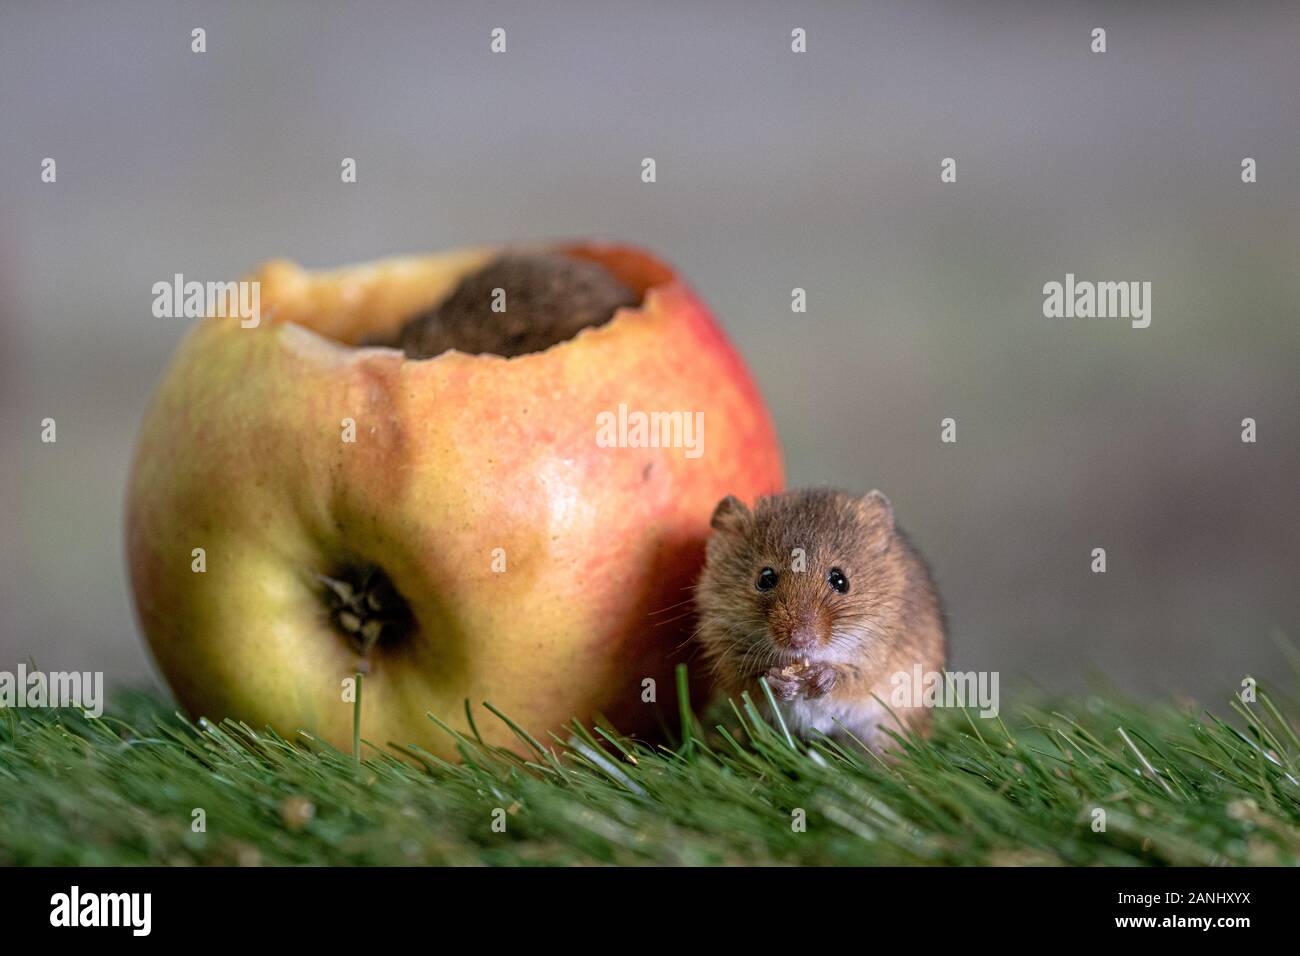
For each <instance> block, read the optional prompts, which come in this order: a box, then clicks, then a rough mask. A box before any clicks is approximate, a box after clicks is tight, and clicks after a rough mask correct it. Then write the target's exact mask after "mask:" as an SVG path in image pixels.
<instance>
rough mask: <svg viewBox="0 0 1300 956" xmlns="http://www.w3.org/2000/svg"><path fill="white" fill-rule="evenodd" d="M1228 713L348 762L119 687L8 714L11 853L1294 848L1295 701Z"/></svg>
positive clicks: (689, 860)
mask: <svg viewBox="0 0 1300 956" xmlns="http://www.w3.org/2000/svg"><path fill="white" fill-rule="evenodd" d="M1224 713H1225V714H1227V716H1228V717H1229V718H1230V719H1228V720H1223V719H1220V718H1219V717H1216V716H1213V715H1211V714H1209V713H1207V712H1204V711H1199V710H1197V709H1195V708H1192V707H1187V708H1182V707H1178V706H1174V705H1172V704H1167V703H1156V704H1148V703H1137V702H1134V701H1132V700H1124V699H1121V698H1119V697H1117V696H1114V695H1110V694H1106V695H1093V696H1086V697H1080V698H1074V699H1070V700H1063V701H1058V702H1056V703H1055V704H1052V705H1043V704H1037V705H1031V704H1028V703H1022V704H1020V705H1017V706H1015V707H1013V708H1011V709H1010V712H1009V713H1007V714H1005V716H1006V717H1007V719H1006V721H1005V722H1003V721H1001V720H980V719H978V718H976V717H974V716H973V714H972V715H970V716H968V715H967V714H966V713H965V712H963V711H940V713H939V718H940V719H939V720H938V723H937V727H936V731H935V734H934V736H933V738H932V739H930V740H927V741H917V740H911V741H901V740H900V741H899V745H900V747H902V748H903V751H904V752H903V754H902V755H901V757H899V758H898V759H896V760H895V761H892V762H882V761H880V760H879V759H877V758H875V757H873V756H871V755H869V754H867V753H865V752H862V751H858V750H856V749H855V748H842V747H839V746H836V745H835V744H833V743H831V742H829V741H827V740H824V739H823V740H820V741H814V742H812V743H810V744H806V745H804V744H795V745H794V746H792V745H791V742H790V741H788V740H787V738H786V737H785V736H784V735H783V734H782V733H781V731H780V729H779V728H778V729H774V728H772V727H769V726H768V725H767V724H765V723H763V722H762V721H761V720H759V719H758V717H757V713H756V712H755V711H753V710H752V708H749V709H747V708H746V706H745V705H743V704H742V705H741V706H740V707H737V708H722V709H719V711H718V712H717V713H715V714H714V715H713V716H712V717H710V718H709V720H708V721H706V722H704V723H705V724H707V725H708V727H709V730H708V732H707V733H704V732H702V731H701V727H702V726H703V725H702V724H701V723H700V722H698V721H696V720H695V718H694V717H693V716H690V715H689V712H687V716H688V719H689V722H690V725H691V726H692V728H693V730H692V733H691V735H690V737H689V739H688V740H686V741H685V742H684V743H681V744H679V745H678V746H677V747H675V748H673V749H669V748H665V747H658V748H652V747H649V746H646V745H644V744H640V743H633V742H631V741H628V740H625V739H622V738H620V737H618V736H617V735H615V734H613V733H612V732H608V735H607V736H605V734H606V732H604V731H599V730H598V731H589V730H586V729H580V728H577V727H576V726H575V728H574V730H573V733H572V734H571V735H568V736H566V737H565V738H564V739H563V740H562V739H559V738H555V739H552V740H550V741H549V742H548V744H547V746H545V747H541V746H540V745H539V746H538V747H536V748H534V749H533V750H532V757H531V759H523V758H520V757H517V756H515V755H513V754H511V753H507V752H504V751H501V750H495V749H490V748H487V747H484V746H482V745H481V744H479V743H478V742H477V741H475V740H473V739H470V738H464V737H461V738H458V743H459V747H460V750H461V754H462V760H461V762H460V763H458V764H451V763H446V762H443V761H440V760H437V759H436V758H433V757H431V756H429V755H427V754H425V755H419V754H417V756H419V757H420V762H418V763H411V762H403V761H401V760H398V759H396V757H395V756H394V755H393V752H392V751H390V750H388V748H382V747H381V748H376V747H373V746H371V745H369V744H367V745H366V746H365V747H364V748H363V756H364V760H363V762H362V763H361V764H360V766H357V765H356V764H355V763H354V757H353V754H351V753H342V752H340V751H337V750H334V749H332V748H329V747H327V746H324V745H323V744H321V743H319V742H317V741H314V740H313V739H311V738H310V737H308V736H306V735H300V736H299V737H297V738H296V739H294V740H292V741H290V740H286V739H283V738H282V737H280V736H277V735H276V734H274V733H269V732H265V731H255V730H253V729H251V728H249V727H246V726H243V725H240V724H234V723H226V724H223V725H222V726H219V727H218V726H211V725H207V724H204V725H202V726H199V725H194V724H191V723H189V722H187V721H184V720H182V719H181V718H179V717H177V716H175V715H173V714H172V713H171V712H170V708H169V705H168V704H166V703H165V702H163V701H160V700H158V699H156V698H154V697H150V696H148V695H142V694H126V695H119V696H118V697H117V698H116V699H115V702H114V707H113V710H112V711H111V712H110V713H109V714H106V715H105V716H104V717H103V718H101V719H99V720H97V721H91V720H86V719H85V718H83V717H81V716H80V715H79V714H76V713H75V712H69V711H60V712H57V713H56V712H50V711H45V712H38V711H23V712H19V711H0V864H54V865H60V864H87V865H96V864H98V865H105V864H107V865H113V864H137V863H161V864H253V863H261V864H605V863H613V864H704V865H713V864H772V863H784V864H1107V865H1110V864H1114V865H1133V864H1157V865H1158V864H1183V865H1200V864H1205V865H1220V864H1241V865H1252V864H1295V863H1297V862H1300V783H1297V781H1300V738H1297V735H1296V730H1295V727H1296V713H1295V710H1294V707H1293V706H1292V705H1290V704H1288V703H1284V702H1282V701H1281V699H1280V698H1273V699H1270V698H1269V697H1268V695H1266V694H1264V693H1261V694H1260V699H1259V702H1258V703H1256V704H1250V705H1245V704H1241V703H1240V702H1238V701H1235V700H1233V701H1232V702H1231V705H1230V709H1226V708H1225V711H1224ZM715 720H716V722H717V723H720V724H721V725H722V726H723V728H724V729H722V730H719V729H715V728H714V727H713V724H714V722H715ZM364 730H365V728H364V727H363V728H362V735H363V738H364ZM602 745H603V746H602ZM196 808H201V809H202V810H203V811H204V813H205V815H206V832H194V830H193V828H192V826H191V823H192V820H193V811H194V810H195V809H196ZM308 808H310V810H308ZM796 808H798V809H802V810H803V811H804V813H805V815H806V829H804V830H803V831H802V832H799V830H798V829H797V828H796V827H795V826H793V821H794V816H793V811H795V810H796ZM1094 808H1102V809H1104V810H1105V812H1106V828H1105V831H1104V832H1094V830H1093V827H1092V823H1093V819H1094V817H1093V812H1092V811H1093V810H1094ZM497 810H500V811H503V812H499V813H497V814H496V816H497V817H498V818H503V819H504V821H505V832H496V831H495V830H494V828H493V819H494V811H497Z"/></svg>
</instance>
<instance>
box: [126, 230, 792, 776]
mask: <svg viewBox="0 0 1300 956" xmlns="http://www.w3.org/2000/svg"><path fill="white" fill-rule="evenodd" d="M559 248H561V249H562V250H563V251H566V252H569V253H570V254H573V255H580V256H585V257H588V258H591V259H593V260H596V261H598V262H601V263H603V264H604V265H605V266H606V267H608V268H610V269H611V270H612V271H613V272H614V273H615V275H617V276H618V277H619V278H620V279H622V280H623V281H624V282H626V283H628V284H629V285H630V286H632V287H633V288H634V289H636V290H638V291H641V292H642V293H643V301H642V304H641V306H640V307H638V308H635V309H624V310H621V311H620V312H619V313H618V314H616V315H615V317H614V318H613V319H612V320H611V321H610V322H609V323H607V324H606V325H604V326H601V327H598V328H590V329H585V330H583V331H582V332H581V333H580V334H579V335H578V336H576V337H575V338H573V339H571V340H569V341H566V342H562V343H560V344H559V345H556V346H554V347H552V348H550V349H548V350H546V351H544V352H539V353H532V354H527V355H522V356H518V357H515V358H511V359H505V358H501V357H499V356H493V355H466V354H462V353H460V352H447V353H444V354H442V355H440V356H437V357H435V358H432V359H423V360H409V359H406V358H405V357H404V356H403V354H402V353H401V352H399V351H397V350H395V349H388V348H375V347H356V343H358V342H360V341H362V340H363V339H364V338H367V337H372V336H375V335H381V336H384V335H391V334H394V333H395V332H396V331H397V329H398V328H399V327H400V326H401V325H402V323H403V322H404V321H405V320H406V319H407V318H409V317H410V316H412V315H414V314H415V313H417V312H419V311H420V310H422V309H424V308H427V307H429V306H431V305H433V304H435V303H436V302H437V301H439V300H440V299H441V298H443V297H444V296H445V295H447V294H449V293H450V291H451V290H452V289H453V288H454V287H455V285H456V283H457V282H458V281H459V279H460V278H461V277H462V276H463V275H465V274H466V273H467V272H469V271H472V270H473V269H475V268H478V267H479V266H480V265H481V264H483V263H485V262H486V261H488V260H489V259H490V258H491V257H492V256H493V255H495V254H496V252H497V251H499V250H490V249H478V250H471V251H467V252H457V253H452V254H443V255H434V256H420V257H409V258H399V259H391V260H386V261H381V262H378V263H374V264H368V265H361V266H354V267H349V268H345V269H341V270H338V271H333V272H315V273H313V272H307V271H304V270H302V269H300V268H299V267H298V266H296V265H295V264H293V263H289V262H284V261H274V262H270V263H268V264H266V265H265V266H263V267H262V268H261V269H260V270H259V272H258V273H257V274H255V275H254V276H253V278H255V279H257V280H259V281H260V282H261V315H262V319H261V324H260V325H259V326H257V327H256V328H241V327H240V323H239V320H238V319H236V318H213V317H210V318H207V319H205V320H203V321H202V322H201V323H199V324H198V325H197V326H196V327H195V328H194V329H193V331H192V332H191V333H190V334H189V335H188V336H187V338H186V339H185V341H184V342H183V343H182V345H181V347H180V349H179V351H178V353H177V355H176V356H175V358H174V360H173V362H172V365H171V368H170V370H169V372H168V373H167V375H166V377H165V379H164V381H163V383H162V385H161V386H160V388H159V391H158V393H157V395H156V396H155V398H154V400H153V403H152V406H151V408H150V410H149V412H148V414H147V416H146V419H145V422H144V424H143V427H142V431H141V435H140V439H139V444H138V448H137V451H136V457H135V462H134V467H133V471H132V475H131V480H130V486H129V490H128V501H127V552H128V560H129V564H130V573H131V580H132V585H133V590H134V596H135V602H136V608H137V611H138V615H139V619H140V623H141V626H142V629H143V631H144V633H145V635H146V636H147V639H148V642H149V645H150V647H151V649H152V652H153V654H154V657H155V659H156V661H157V664H158V666H159V668H160V669H161V671H162V673H163V675H164V676H165V677H166V679H167V681H168V683H169V684H170V686H171V688H172V690H173V691H174V692H175V694H176V697H177V698H178V699H179V701H180V703H181V704H182V706H183V707H184V708H185V710H186V711H188V712H189V713H190V714H191V715H192V716H195V717H198V716H205V717H208V718H210V719H216V720H219V719H222V718H226V717H231V718H236V719H240V720H244V721H246V722H248V723H249V724H251V725H252V726H254V727H262V726H271V727H274V728H276V729H277V730H278V731H280V732H281V733H285V734H293V733H295V732H297V731H299V730H305V731H307V732H309V733H311V734H313V735H315V736H316V737H318V738H321V739H323V740H325V741H328V742H330V743H332V744H333V745H335V746H337V747H340V748H349V747H350V744H351V735H352V705H351V704H350V703H345V702H344V701H343V695H342V682H343V680H344V679H345V678H347V677H349V676H351V675H352V674H353V673H354V672H355V671H356V670H357V669H358V668H359V667H361V666H362V658H361V657H360V655H359V653H358V652H357V650H356V649H355V648H354V647H353V646H352V645H350V644H349V643H348V642H347V641H346V640H345V639H344V638H343V637H342V636H341V635H340V634H339V633H338V632H337V631H336V630H335V628H334V627H333V625H332V624H331V622H330V621H329V618H328V613H327V609H326V606H325V603H324V601H323V597H322V588H321V585H320V583H319V579H318V578H317V575H318V574H329V573H332V572H333V569H334V568H337V567H338V566H339V565H340V564H342V563H347V562H354V561H369V562H373V563H374V564H377V565H379V566H380V567H382V568H383V569H384V570H385V571H386V572H387V573H388V575H389V576H390V577H391V579H392V581H393V583H394V584H395V585H396V587H397V589H398V590H399V591H400V592H401V593H402V595H403V596H404V597H405V598H406V599H407V601H408V602H409V603H410V605H411V609H412V611H413V614H414V617H415V620H416V622H417V626H416V630H415V632H414V633H412V634H410V635H408V637H407V638H406V639H404V640H398V641H395V642H385V641H384V640H381V641H380V643H379V645H378V646H377V647H376V648H374V650H372V652H371V654H370V658H369V660H368V661H366V664H367V665H368V673H367V676H366V679H365V685H364V693H363V695H362V706H363V711H362V721H361V729H362V734H363V736H364V737H365V738H366V739H367V740H369V741H371V742H373V743H375V744H376V745H378V746H384V745H385V744H389V743H392V744H396V745H399V746H404V745H407V744H416V745H419V746H421V747H423V748H424V749H426V750H428V751H431V752H432V753H435V754H437V755H439V756H442V757H445V758H453V759H454V757H455V753H456V751H455V746H454V741H453V740H452V739H451V737H450V736H449V735H447V734H446V733H445V732H444V731H442V730H440V729H438V728H437V727H436V726H435V725H434V723H433V722H432V721H430V720H429V719H428V718H427V716H426V715H427V714H428V713H432V714H434V715H436V716H437V717H438V718H439V719H441V720H443V721H445V722H446V723H448V724H450V725H452V726H453V727H456V728H458V729H460V730H462V731H465V730H468V724H467V721H466V717H465V701H466V700H467V699H468V700H469V701H470V702H471V703H472V704H473V705H474V707H475V708H476V709H475V714H476V718H475V720H476V724H477V727H478V730H479V732H480V733H481V734H482V736H483V737H484V739H485V740H486V741H487V742H488V743H491V744H499V745H503V746H510V747H513V748H515V749H519V746H520V745H519V741H518V740H517V738H515V737H514V736H513V735H512V733H511V732H510V731H509V729H508V728H507V727H506V726H505V725H504V724H503V723H502V722H501V721H500V720H498V719H496V718H495V717H492V716H491V715H490V714H488V713H487V712H486V711H485V710H481V709H477V708H478V705H479V704H480V702H483V701H488V702H490V703H492V704H493V705H494V706H496V707H497V708H499V709H500V710H501V711H503V712H504V713H505V714H507V715H508V716H509V717H511V718H512V719H513V720H514V721H515V722H517V723H518V724H520V725H521V726H522V727H523V728H524V729H526V730H527V731H529V732H530V733H532V734H533V735H534V736H535V737H538V738H539V739H546V738H545V735H546V734H547V732H548V731H556V732H560V731H561V730H562V728H563V726H564V725H565V724H567V723H568V722H569V721H570V720H571V719H573V718H575V717H576V718H578V719H580V720H583V721H589V720H592V719H593V718H594V717H596V716H597V715H604V716H606V717H607V718H608V719H609V720H610V721H612V722H613V724H614V725H615V726H616V727H618V729H619V730H621V731H623V732H625V733H636V734H647V733H649V734H653V733H654V731H655V728H656V727H659V726H665V725H666V726H670V727H671V726H675V724H676V718H675V716H671V714H672V713H673V712H674V711H675V707H676V692H675V689H674V685H673V677H672V673H673V668H674V667H675V665H676V664H677V663H678V662H680V661H683V660H688V659H689V658H690V657H691V656H692V655H691V651H692V649H691V648H690V647H689V646H686V647H683V645H684V644H686V643H687V642H688V641H689V638H690V636H691V633H692V629H693V626H694V621H693V617H692V614H691V613H690V612H691V604H690V598H691V595H692V592H691V590H690V589H691V587H692V585H693V584H694V582H695V580H696V577H697V575H698V571H699V569H700V567H701V566H702V563H703V558H704V546H705V541H706V539H707V537H708V534H709V519H710V516H711V514H712V511H713V508H714V506H715V505H716V504H717V502H718V500H719V499H720V498H722V497H723V496H724V495H727V494H734V495H737V496H739V497H741V498H742V499H744V500H747V501H752V500H753V499H754V498H755V497H757V496H759V495H763V494H768V493H772V492H776V491H779V490H780V489H781V487H782V484H783V469H782V462H781V453H780V448H779V445H778V442H777V437H776V432H775V429H774V427H773V424H772V421H771V419H770V417H769V415H768V412H767V409H766V408H765V406H764V403H763V400H762V398H761V396H760V395H759V393H758V390H757V388H756V387H755V385H754V383H753V381H752V380H751V378H750V376H749V374H748V372H747V370H746V368H745V366H744V364H743V362H742V361H741V359H740V357H739V356H738V355H737V353H736V352H735V350H734V349H733V348H732V346H731V344H730V343H729V342H728V341H727V339H726V336H725V335H724V334H723V332H722V330H721V329H720V328H719V326H718V325H717V324H716V323H715V321H714V319H713V318H712V316H711V315H710V313H709V310H708V309H707V307H706V306H705V305H704V304H703V303H702V302H701V301H700V300H699V299H698V298H697V297H696V296H695V295H694V293H693V292H692V291H691V290H690V289H689V288H688V287H687V286H686V285H685V284H684V283H683V282H682V281H681V280H680V279H678V278H677V277H676V275H675V273H674V272H673V271H672V270H671V269H670V268H669V267H668V266H666V265H664V264H663V263H661V262H659V261H658V260H656V259H655V258H653V257H652V256H650V255H648V254H647V253H644V252H641V251H638V250H635V249H632V248H628V247H622V246H594V245H570V246H562V247H559ZM620 403H625V404H626V405H627V406H628V407H629V409H632V410H644V411H690V412H695V411H702V412H704V422H705V427H704V444H703V454H702V455H701V456H700V457H697V458H687V457H686V455H685V453H684V451H683V449H680V448H606V447H598V445H597V442H596V422H597V414H598V413H600V412H606V411H614V410H616V409H617V408H618V405H619V404H620ZM344 419H353V420H354V421H355V423H356V429H355V432H356V440H355V442H353V443H346V442H344V441H343V440H342V436H343V420H344ZM195 548H203V549H204V552H205V559H206V571H204V572H203V573H197V572H195V571H194V570H192V567H191V565H192V557H191V554H192V551H193V549H195ZM496 548H502V549H504V551H505V557H506V571H505V572H504V573H500V572H497V571H494V570H493V569H492V557H493V549H496ZM696 676H697V677H698V676H699V675H696ZM646 678H654V679H655V681H656V682H657V697H658V702H657V704H650V703H643V701H642V687H643V684H642V682H643V681H644V680H645V679H646Z"/></svg>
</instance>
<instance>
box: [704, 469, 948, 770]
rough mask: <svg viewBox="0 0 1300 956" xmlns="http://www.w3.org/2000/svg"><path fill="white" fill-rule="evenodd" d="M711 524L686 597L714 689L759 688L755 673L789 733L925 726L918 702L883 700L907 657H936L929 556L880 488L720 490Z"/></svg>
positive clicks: (872, 739) (911, 664)
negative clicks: (755, 496)
mask: <svg viewBox="0 0 1300 956" xmlns="http://www.w3.org/2000/svg"><path fill="white" fill-rule="evenodd" d="M713 528H714V533H713V535H712V537H711V538H710V540H709V544H708V556H707V560H706V562H705V567H704V571H703V573H702V575H701V578H700V581H699V584H698V586H697V588H696V597H695V600H696V607H697V610H698V612H699V619H700V623H699V640H700V642H701V646H702V648H703V651H704V655H705V658H706V659H707V661H708V662H709V663H710V664H711V666H712V668H713V673H714V677H715V686H716V687H717V688H718V690H720V691H721V692H723V693H725V694H727V695H729V696H732V697H736V698H739V696H740V692H741V691H744V690H749V691H750V692H751V696H754V697H755V699H756V700H757V701H762V700H764V699H765V698H764V695H763V694H762V693H761V689H760V688H759V687H758V679H759V677H766V678H767V682H768V685H769V686H770V687H771V689H772V692H773V695H774V696H775V697H776V698H777V699H778V700H779V701H782V704H781V712H782V716H783V718H784V720H785V722H786V724H787V726H788V727H789V728H790V730H791V731H793V732H795V733H798V734H800V735H802V736H807V735H809V734H811V733H812V732H813V731H821V732H823V733H825V734H826V735H827V736H830V737H841V738H843V737H847V736H849V735H852V737H856V738H857V739H858V740H860V741H862V742H863V743H864V744H866V745H867V746H869V747H872V748H873V749H882V747H883V745H885V744H887V743H888V742H889V737H888V736H886V735H885V733H884V731H885V730H886V729H890V730H893V731H894V732H900V731H902V730H906V731H909V732H916V733H925V732H926V731H927V730H928V728H929V724H930V711H929V709H927V708H925V707H924V706H919V705H917V706H901V707H900V706H894V705H893V704H891V693H892V691H893V689H894V686H895V685H897V684H898V683H899V681H900V680H901V678H899V677H896V676H895V675H900V674H906V675H907V677H908V678H909V679H910V678H911V676H912V674H913V672H914V668H915V667H916V666H917V665H919V666H920V670H921V672H922V673H937V672H941V671H942V670H943V668H944V662H945V658H946V653H947V650H946V649H947V634H946V632H947V624H946V620H945V614H944V609H943V604H942V602H941V600H940V598H939V593H938V591H937V590H936V588H935V584H934V579H933V577H932V575H931V573H930V569H929V567H928V566H927V565H926V563H925V560H924V559H923V558H922V557H921V555H920V553H919V552H918V551H917V549H916V548H915V547H914V546H913V545H912V543H911V542H910V541H909V540H908V538H907V536H906V535H905V534H904V533H903V531H902V530H901V529H900V528H899V527H898V526H897V525H896V524H895V523H894V510H893V507H892V506H891V505H890V503H889V499H887V498H886V497H885V496H884V495H883V494H881V493H880V492H879V491H872V492H871V493H870V494H867V495H865V496H856V495H851V494H846V493H844V492H839V491H832V490H820V489H819V490H809V491H790V492H786V493H784V494H780V495H773V496H771V497H767V498H762V499H760V500H759V501H758V502H757V503H756V505H755V507H754V509H753V510H752V511H751V510H750V509H749V508H747V507H746V506H745V505H744V504H743V503H742V502H741V501H739V500H737V499H736V498H734V497H730V496H728V497H727V498H724V499H723V500H722V501H721V502H720V503H719V504H718V506H717V509H716V510H715V511H714V514H713ZM755 692H757V693H755ZM876 698H879V701H877V700H876ZM881 701H883V702H884V704H890V705H891V709H892V710H893V711H894V713H895V714H896V715H897V717H898V721H895V720H894V718H893V717H891V716H890V714H889V712H888V711H887V710H886V709H885V707H884V706H883V705H882V703H881ZM900 722H901V724H902V727H901V728H900V727H899V723H900Z"/></svg>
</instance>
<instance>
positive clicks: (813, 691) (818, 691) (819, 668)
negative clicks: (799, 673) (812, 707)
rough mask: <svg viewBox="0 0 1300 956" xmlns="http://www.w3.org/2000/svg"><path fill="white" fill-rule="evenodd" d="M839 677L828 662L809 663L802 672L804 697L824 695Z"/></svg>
mask: <svg viewBox="0 0 1300 956" xmlns="http://www.w3.org/2000/svg"><path fill="white" fill-rule="evenodd" d="M838 677H839V675H838V674H837V673H836V671H835V668H834V667H833V666H832V665H830V664H811V665H809V667H808V668H807V669H806V670H805V671H804V673H803V684H804V686H803V692H804V696H806V697H825V696H826V695H827V694H829V693H830V692H831V689H832V688H833V687H834V686H835V681H836V679H837V678H838Z"/></svg>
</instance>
